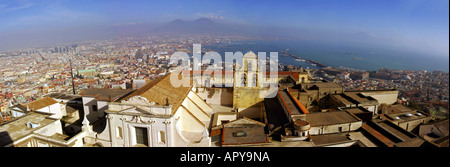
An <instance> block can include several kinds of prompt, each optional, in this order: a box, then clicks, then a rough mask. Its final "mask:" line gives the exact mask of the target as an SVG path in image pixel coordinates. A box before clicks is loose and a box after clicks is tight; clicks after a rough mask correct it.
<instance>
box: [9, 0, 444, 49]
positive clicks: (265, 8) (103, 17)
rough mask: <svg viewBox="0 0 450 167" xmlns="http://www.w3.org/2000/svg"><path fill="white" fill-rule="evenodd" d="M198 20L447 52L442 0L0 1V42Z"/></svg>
mask: <svg viewBox="0 0 450 167" xmlns="http://www.w3.org/2000/svg"><path fill="white" fill-rule="evenodd" d="M200 17H207V18H211V19H214V20H217V21H219V20H220V21H223V22H237V23H243V24H250V25H262V26H274V25H275V26H280V27H294V28H295V27H298V28H307V29H318V30H324V31H335V32H366V33H369V34H371V35H372V36H375V37H386V38H392V39H398V40H399V41H403V42H405V43H415V44H423V45H426V46H429V47H431V48H433V49H436V51H438V52H441V53H444V54H443V55H444V56H447V57H448V51H449V1H448V0H370V1H369V0H292V1H272V0H271V1H264V0H254V1H253V0H245V1H244V0H226V1H225V0H223V1H219V0H217V1H212V0H195V1H181V0H180V1H171V0H145V1H144V0H142V1H137V0H127V1H125V0H121V1H116V0H72V1H68V0H33V1H32V0H0V37H1V35H2V34H16V33H17V34H20V32H22V31H30V30H36V29H63V28H67V27H79V26H85V27H88V26H99V25H106V26H109V25H127V24H130V25H133V24H140V23H152V22H168V21H171V20H174V19H178V18H179V19H186V20H193V19H197V18H200ZM1 40H2V39H0V41H1Z"/></svg>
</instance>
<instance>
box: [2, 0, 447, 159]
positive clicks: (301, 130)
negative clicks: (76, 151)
mask: <svg viewBox="0 0 450 167" xmlns="http://www.w3.org/2000/svg"><path fill="white" fill-rule="evenodd" d="M81 1H83V0H81ZM325 1H326V0H325ZM83 2H84V1H83ZM196 2H201V3H198V4H202V5H198V4H197V5H193V4H191V3H186V2H176V3H173V2H171V1H170V2H158V3H155V2H146V1H143V2H142V1H138V2H133V3H124V2H118V1H112V2H107V3H106V4H108V5H104V4H105V3H101V1H100V2H97V1H95V2H91V1H88V2H85V3H86V4H89V5H86V7H87V6H89V7H87V8H84V7H85V6H78V5H79V4H73V3H72V2H65V1H58V3H54V4H53V3H49V2H47V1H42V3H43V5H41V4H39V5H38V4H36V3H31V2H28V1H26V0H25V1H20V2H14V3H6V2H1V1H0V18H7V19H5V20H6V22H8V23H7V24H6V23H5V24H2V25H5V26H2V27H0V67H1V68H0V147H185V148H192V147H208V148H209V147H246V148H254V147H258V148H261V147H264V148H265V147H275V148H280V147H282V148H286V147H420V148H441V147H444V148H448V147H449V134H448V132H449V129H448V128H449V72H448V71H446V69H445V67H447V68H448V64H447V62H443V61H442V60H448V51H447V50H448V46H446V45H445V44H446V42H447V44H448V39H445V38H444V39H443V37H442V36H445V37H446V36H448V22H446V23H447V28H446V29H445V25H444V26H442V23H441V22H440V21H436V20H438V18H439V19H441V18H440V17H437V16H438V14H440V13H439V12H442V11H444V12H446V13H448V8H444V9H441V6H443V5H437V6H439V8H438V7H436V11H428V10H426V11H422V10H417V11H415V12H411V13H415V14H416V13H421V12H424V13H423V14H424V15H426V16H427V17H429V18H436V20H433V19H431V21H430V19H423V18H427V17H423V18H421V17H416V16H415V15H414V16H412V15H410V13H407V14H405V15H399V14H392V13H396V12H398V11H403V9H404V5H405V4H403V3H405V2H401V5H398V4H393V7H392V8H391V7H390V6H384V5H380V4H378V3H373V2H370V5H368V6H366V4H359V3H360V2H351V3H349V2H346V3H344V4H336V2H334V1H332V2H327V3H320V2H304V1H299V2H292V1H289V2H284V3H278V2H277V3H275V4H274V3H273V2H261V3H260V2H258V3H255V4H252V5H251V6H252V8H255V9H248V8H245V9H243V8H240V7H237V6H239V5H237V4H239V3H237V2H234V1H233V2H220V4H216V3H212V2H210V1H207V2H204V1H203V0H196ZM305 3H306V4H305ZM310 3H311V4H320V5H311V4H310ZM367 3H369V2H367ZM408 3H409V2H408ZM422 3H425V5H422V6H426V5H430V4H427V3H432V4H431V5H436V4H434V3H437V2H422ZM437 4H441V2H439V3H437ZM323 5H324V6H325V8H322V7H317V6H323ZM353 5H355V6H353ZM74 6H78V7H79V8H77V7H74ZM105 6H106V7H105ZM199 6H202V7H204V6H206V8H207V9H208V10H209V9H215V11H213V12H205V13H202V12H198V11H192V9H189V10H188V9H187V8H188V7H190V8H194V9H199V8H198V7H199ZM244 6H245V5H244ZM247 6H248V5H247ZM269 6H270V7H272V6H276V7H277V9H283V11H286V13H289V15H285V14H280V13H279V12H272V13H273V15H267V13H266V12H261V11H269V10H268V9H273V8H268V7H269ZM405 6H408V7H411V6H415V7H416V8H417V9H421V7H422V6H421V5H418V6H417V4H406V5H405ZM72 7H73V8H72ZM348 7H352V9H351V10H348ZM174 8H175V9H179V10H174ZM378 8H379V9H378ZM416 8H414V9H416ZM28 9H36V10H28ZM50 9H51V10H50ZM138 9H140V10H138ZM150 9H151V10H150ZM225 9H226V10H225ZM300 9H302V10H300ZM324 9H326V10H324ZM361 9H366V10H363V11H361ZM373 9H377V10H373ZM400 9H402V10H400ZM408 9H409V8H408ZM427 9H428V8H427ZM433 9H435V8H433ZM52 10H53V11H59V12H55V13H51V12H50V13H48V12H49V11H52ZM36 11H41V13H44V14H46V15H39V13H36ZM76 11H78V12H76ZM113 11H114V12H113ZM116 11H117V12H116ZM119 11H120V12H119ZM182 11H185V12H182ZM202 11H203V10H202ZM204 11H207V10H206V9H204ZM231 11H233V12H231ZM298 11H305V13H311V14H312V15H311V16H314V17H312V18H313V19H312V20H314V21H311V20H310V19H311V18H309V17H308V18H303V17H304V14H300V13H298ZM374 11H377V12H378V11H387V12H386V13H389V11H390V12H392V13H391V14H392V15H394V16H395V17H393V18H391V16H390V15H387V14H386V15H381V14H379V13H371V12H374ZM408 11H409V10H408ZM28 12H29V13H28ZM341 12H344V13H342V14H343V15H336V13H341ZM346 12H348V13H346ZM366 12H367V13H370V14H368V15H365V14H366ZM434 12H438V14H436V13H434ZM32 13H34V15H36V17H31V16H33V14H32ZM117 13H120V15H118V14H117ZM231 13H233V14H231ZM252 13H253V14H252ZM269 13H270V12H269ZM360 14H361V15H360ZM70 15H73V16H72V17H69V16H70ZM8 16H9V17H10V18H11V19H10V18H8ZM23 16H28V17H29V18H24V17H23ZM331 16H332V17H331ZM344 16H345V17H344ZM439 16H440V15H439ZM47 17H48V18H47ZM316 17H317V18H316ZM45 18H47V19H45ZM58 18H59V19H58ZM79 18H83V19H79ZM149 18H150V21H149V20H148V19H149ZM179 18H182V19H179ZM348 18H354V19H350V20H347V21H345V20H346V19H348ZM366 18H371V19H372V20H371V19H366ZM151 19H154V20H151ZM321 19H323V20H321ZM329 19H331V20H329ZM333 19H336V20H337V21H335V20H333ZM341 19H343V20H341ZM396 19H398V20H405V19H406V20H407V21H405V22H398V23H396V24H392V23H393V22H395V20H396ZM408 19H411V20H412V21H410V22H408ZM415 19H417V20H415ZM23 20H25V22H26V23H21V21H22V22H23ZM169 20H172V21H169ZM316 20H318V21H317V22H320V23H316ZM367 20H369V21H370V24H368V22H367ZM384 20H394V21H393V22H385V21H384ZM447 20H448V19H447ZM2 21H3V20H2V19H0V23H3V22H2ZM48 21H52V22H51V23H52V24H48ZM167 21H169V22H167ZM322 21H323V23H322ZM372 21H373V22H374V23H373V25H372ZM377 21H378V22H379V23H380V24H379V25H378V22H377ZM41 22H42V23H41ZM53 22H54V23H56V24H59V23H61V27H57V26H53ZM70 22H73V25H71V24H69V23H70ZM376 22H377V23H376ZM422 22H427V24H425V23H422ZM45 23H47V24H45ZM63 23H64V24H63ZM65 23H67V25H65ZM418 23H420V25H428V24H430V27H431V28H430V27H427V26H424V27H420V28H417V27H418V26H416V25H417V24H418ZM336 24H337V25H336ZM403 24H404V25H403ZM89 25H91V26H92V27H89ZM356 25H357V26H356ZM375 25H376V26H375ZM411 25H412V26H411ZM34 26H35V27H34ZM3 27H4V28H3ZM17 27H20V28H17ZM24 27H26V28H24ZM63 27H65V28H63ZM324 27H326V28H324ZM405 27H408V28H409V29H408V31H405V32H403V30H404V29H405ZM436 27H439V28H436ZM442 27H444V29H442ZM24 29H27V30H24ZM28 29H29V30H28ZM400 30H402V31H400ZM422 33H423V34H422ZM436 34H438V35H436ZM442 34H444V35H442ZM445 34H447V35H445ZM424 36H427V38H424ZM446 40H447V41H446ZM425 43H426V44H425ZM17 46H20V47H17ZM31 46H32V47H31ZM199 46H200V48H199ZM271 49H272V50H271ZM269 50H270V51H269ZM224 51H225V52H227V53H228V54H227V53H226V54H225V55H221V54H223V52H224ZM269 52H270V53H269ZM229 53H231V54H229ZM264 53H265V54H266V55H265V57H264ZM228 58H231V62H229V61H228V60H230V59H228ZM199 59H200V60H199ZM217 60H220V61H217ZM223 60H225V61H223ZM424 60H429V61H424ZM396 61H401V63H400V62H396ZM299 64H300V65H299ZM229 67H231V68H229ZM374 67H376V68H374ZM409 67H410V68H409ZM374 69H376V70H374ZM283 151H284V150H283ZM296 151H298V150H296ZM156 152H158V151H156ZM230 153H231V154H233V156H231V155H230ZM269 153H270V155H269V154H268V152H267V151H265V150H264V151H254V152H246V154H245V155H246V156H247V158H249V159H251V160H249V161H259V162H266V161H267V162H268V161H270V160H273V158H274V154H273V153H271V152H269ZM156 154H159V153H156ZM176 154H177V156H179V157H176V159H177V160H178V161H177V162H186V161H203V162H207V163H208V164H211V163H212V162H213V160H216V161H217V160H220V161H222V160H224V161H227V160H229V161H235V160H234V158H236V157H238V155H240V156H241V157H242V159H241V160H242V161H243V159H244V154H241V152H239V153H237V152H233V151H231V152H226V154H224V155H223V156H221V157H219V156H218V154H216V155H214V153H205V154H203V153H198V154H197V153H192V154H190V153H189V151H187V154H184V153H182V154H179V153H176ZM167 155H169V154H167ZM292 155H295V156H297V155H298V154H297V152H296V153H295V154H292ZM214 156H216V157H214ZM302 160H303V159H302ZM171 161H172V160H171ZM183 165H184V164H183Z"/></svg>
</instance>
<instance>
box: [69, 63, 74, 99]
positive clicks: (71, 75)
mask: <svg viewBox="0 0 450 167" xmlns="http://www.w3.org/2000/svg"><path fill="white" fill-rule="evenodd" d="M69 63H70V77H71V78H72V92H73V94H74V95H75V83H74V82H73V69H72V60H71V59H70V58H69Z"/></svg>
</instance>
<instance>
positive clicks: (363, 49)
mask: <svg viewBox="0 0 450 167" xmlns="http://www.w3.org/2000/svg"><path fill="white" fill-rule="evenodd" d="M202 48H203V49H206V50H212V51H216V52H218V53H219V54H220V55H222V57H223V56H224V55H225V52H242V53H243V54H245V53H246V52H248V51H253V52H254V53H255V54H257V53H258V52H266V55H267V56H268V55H269V52H278V61H279V63H281V64H283V65H295V66H302V67H303V68H309V69H317V68H319V67H317V66H313V65H312V64H311V63H307V62H303V61H296V58H293V57H289V56H282V55H283V54H284V53H282V52H281V51H287V53H288V54H291V55H294V56H297V57H300V58H302V59H307V60H314V61H317V62H320V63H322V64H325V65H327V66H331V67H347V68H354V69H359V70H367V71H376V70H378V69H380V68H387V69H399V70H427V71H444V72H448V71H449V58H448V56H447V57H445V56H440V57H439V56H434V55H428V54H426V53H416V52H413V51H409V50H408V51H399V50H398V49H397V50H396V49H390V48H386V47H379V46H372V45H364V44H359V43H333V42H321V41H311V40H271V41H238V42H230V43H217V44H212V45H207V46H202Z"/></svg>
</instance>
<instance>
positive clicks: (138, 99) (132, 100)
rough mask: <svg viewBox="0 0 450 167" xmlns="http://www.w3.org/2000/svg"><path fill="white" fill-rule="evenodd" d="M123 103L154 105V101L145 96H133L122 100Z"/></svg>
mask: <svg viewBox="0 0 450 167" xmlns="http://www.w3.org/2000/svg"><path fill="white" fill-rule="evenodd" d="M122 103H123V104H132V105H145V106H154V105H155V102H149V101H148V100H147V99H146V98H145V97H142V96H133V97H131V98H129V99H128V100H124V101H122Z"/></svg>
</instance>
